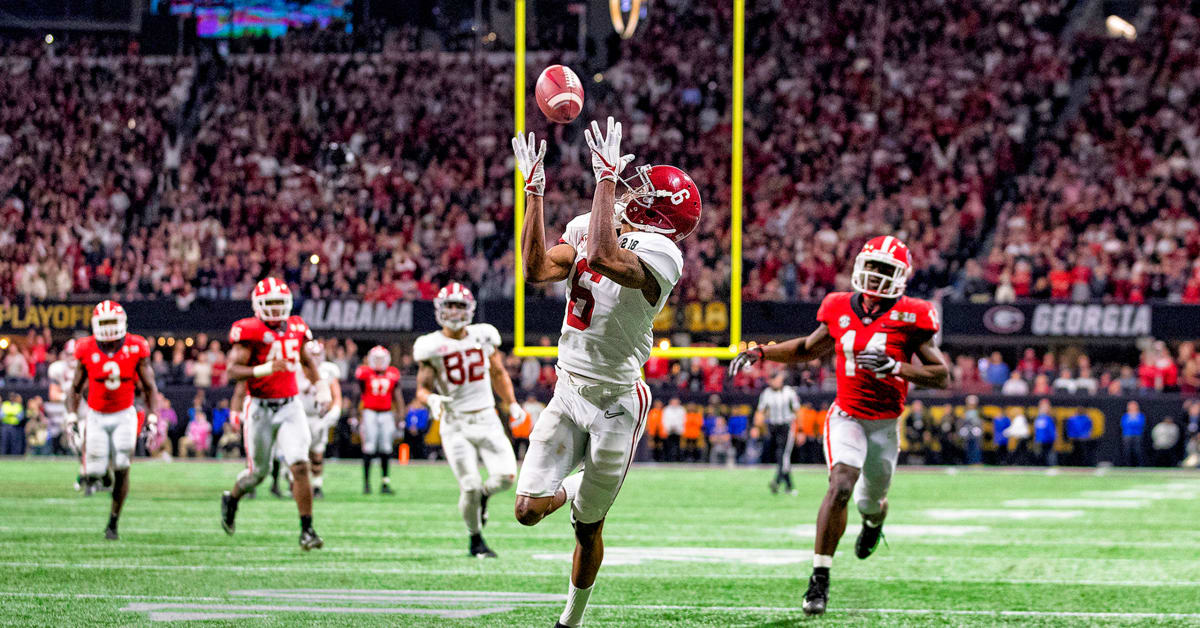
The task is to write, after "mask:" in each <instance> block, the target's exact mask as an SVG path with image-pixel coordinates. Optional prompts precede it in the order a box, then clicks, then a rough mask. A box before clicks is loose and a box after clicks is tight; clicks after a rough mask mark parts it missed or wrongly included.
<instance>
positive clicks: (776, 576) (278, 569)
mask: <svg viewBox="0 0 1200 628" xmlns="http://www.w3.org/2000/svg"><path fill="white" fill-rule="evenodd" d="M490 564H495V565H497V566H498V567H497V568H496V569H494V570H493V569H492V568H491V567H490V566H489V565H490ZM472 565H475V566H478V567H479V568H478V569H471V568H470V566H472ZM4 567H9V568H24V569H67V570H81V569H88V570H94V571H139V570H140V571H151V572H153V571H168V572H169V571H182V572H200V571H211V572H231V573H309V574H327V573H351V574H360V573H370V574H380V575H414V576H420V575H427V576H460V577H476V576H479V575H488V574H492V575H498V576H504V577H510V576H524V577H530V578H561V577H565V576H566V575H567V573H568V569H567V568H566V566H565V565H564V567H563V568H562V569H559V570H555V571H511V570H506V569H503V563H499V562H496V563H486V562H479V561H473V562H465V563H464V565H463V568H460V569H397V568H386V567H361V566H346V567H339V566H335V565H327V564H313V565H262V566H245V565H136V564H128V563H123V564H97V563H39V562H20V561H9V562H0V568H4ZM803 576H804V574H801V573H798V572H797V573H724V574H715V573H710V574H697V573H679V572H666V571H656V572H646V573H620V572H605V574H604V578H605V579H608V578H613V579H622V580H647V579H649V580H664V579H701V580H793V581H796V582H800V581H802V580H803V579H804V577H803ZM838 579H839V580H854V581H861V582H927V583H934V584H1022V585H1023V584H1051V585H1083V586H1105V587H1110V586H1111V587H1117V586H1119V587H1155V588H1179V587H1200V580H1162V581H1150V580H1087V579H1079V578H963V577H959V576H946V577H941V576H920V575H917V574H912V575H904V576H879V575H873V576H868V575H862V576H856V575H853V574H842V575H839V576H838Z"/></svg>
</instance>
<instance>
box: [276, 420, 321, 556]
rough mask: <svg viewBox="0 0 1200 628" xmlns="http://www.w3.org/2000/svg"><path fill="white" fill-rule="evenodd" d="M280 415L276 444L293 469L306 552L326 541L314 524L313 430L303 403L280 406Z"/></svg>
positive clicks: (303, 547)
mask: <svg viewBox="0 0 1200 628" xmlns="http://www.w3.org/2000/svg"><path fill="white" fill-rule="evenodd" d="M279 415H280V416H277V417H276V420H277V421H278V422H279V430H278V432H277V433H276V436H275V446H276V447H278V448H279V455H280V457H281V458H283V462H284V464H285V465H287V467H288V468H289V469H291V471H292V482H293V484H292V499H294V500H296V511H297V512H298V513H299V515H300V548H301V549H303V550H305V551H308V550H310V549H320V548H321V546H323V545H324V544H325V542H324V541H323V540H322V539H321V537H320V536H319V535H317V533H316V531H315V530H313V525H312V521H313V513H312V503H313V497H312V485H311V484H310V483H309V479H308V450H309V446H310V445H311V444H312V433H311V431H310V430H309V428H308V419H307V418H305V416H304V406H302V405H301V404H300V402H299V401H296V400H292V401H291V402H289V403H287V404H286V405H284V406H283V407H282V408H280V409H279Z"/></svg>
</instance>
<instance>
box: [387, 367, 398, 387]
mask: <svg viewBox="0 0 1200 628" xmlns="http://www.w3.org/2000/svg"><path fill="white" fill-rule="evenodd" d="M387 378H388V379H390V380H392V382H394V383H399V382H400V369H398V368H396V367H394V366H389V367H388V370H387Z"/></svg>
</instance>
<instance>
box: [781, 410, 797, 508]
mask: <svg viewBox="0 0 1200 628" xmlns="http://www.w3.org/2000/svg"><path fill="white" fill-rule="evenodd" d="M781 427H782V428H783V448H782V449H781V450H780V452H779V481H780V483H781V484H784V485H785V486H787V493H788V495H795V494H796V488H795V487H794V486H793V485H792V449H793V448H795V446H796V432H795V431H793V430H792V425H791V424H790V423H789V424H787V425H784V426H781Z"/></svg>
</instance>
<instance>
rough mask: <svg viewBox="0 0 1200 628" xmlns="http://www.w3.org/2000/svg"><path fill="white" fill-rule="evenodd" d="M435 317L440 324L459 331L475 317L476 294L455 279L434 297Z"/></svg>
mask: <svg viewBox="0 0 1200 628" xmlns="http://www.w3.org/2000/svg"><path fill="white" fill-rule="evenodd" d="M433 317H434V319H436V320H437V322H438V325H441V326H442V327H448V328H450V329H453V330H454V331H458V330H460V329H462V328H463V327H466V326H467V325H470V324H471V321H472V320H473V319H474V318H475V296H474V295H472V294H471V291H470V290H469V289H467V287H466V286H464V285H462V284H461V283H458V282H457V281H453V282H451V283H449V284H447V285H446V286H445V287H444V288H442V289H441V290H438V293H437V297H436V298H434V299H433Z"/></svg>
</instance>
